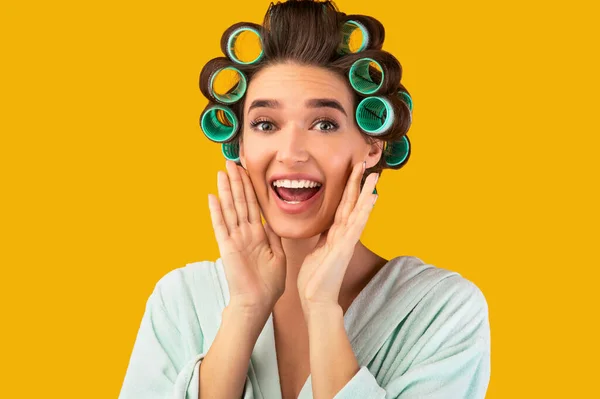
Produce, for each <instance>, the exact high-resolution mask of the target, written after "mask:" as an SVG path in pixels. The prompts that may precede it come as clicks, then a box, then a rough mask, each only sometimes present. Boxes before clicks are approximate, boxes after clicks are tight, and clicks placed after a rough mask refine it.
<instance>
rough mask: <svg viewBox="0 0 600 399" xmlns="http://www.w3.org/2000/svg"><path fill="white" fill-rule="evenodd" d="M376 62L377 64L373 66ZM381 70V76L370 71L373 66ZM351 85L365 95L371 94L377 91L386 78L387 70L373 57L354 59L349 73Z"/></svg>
mask: <svg viewBox="0 0 600 399" xmlns="http://www.w3.org/2000/svg"><path fill="white" fill-rule="evenodd" d="M373 64H375V66H373ZM374 67H375V68H377V69H378V70H379V71H380V74H379V76H375V77H374V76H373V75H372V74H371V73H370V70H371V69H372V68H374ZM348 76H349V79H350V85H351V86H352V88H353V89H354V90H356V91H357V92H359V93H360V94H363V95H369V94H373V93H375V92H377V90H379V88H380V87H381V85H382V84H383V81H384V79H385V72H384V71H383V67H382V66H381V64H380V63H378V62H377V61H375V60H374V59H372V58H361V59H359V60H356V61H354V63H353V64H352V66H351V67H350V72H349V73H348Z"/></svg>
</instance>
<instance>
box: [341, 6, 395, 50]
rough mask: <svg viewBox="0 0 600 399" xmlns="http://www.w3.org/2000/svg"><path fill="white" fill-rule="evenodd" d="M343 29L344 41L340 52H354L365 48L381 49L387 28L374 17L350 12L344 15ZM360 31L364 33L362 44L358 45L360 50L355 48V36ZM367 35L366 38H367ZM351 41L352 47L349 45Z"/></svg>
mask: <svg viewBox="0 0 600 399" xmlns="http://www.w3.org/2000/svg"><path fill="white" fill-rule="evenodd" d="M341 31H342V43H340V47H339V48H338V53H339V54H352V53H357V52H360V51H364V50H381V47H382V46H383V41H384V39H385V28H384V27H383V25H382V24H381V22H379V21H378V20H376V19H375V18H373V17H370V16H368V15H361V14H350V15H344V16H343V20H342V25H341ZM357 33H360V34H361V35H362V41H361V45H360V46H359V47H358V48H359V50H354V51H352V50H353V47H354V46H353V43H352V42H353V41H354V40H352V39H354V38H353V37H351V36H352V35H356V34H357ZM365 36H366V40H365ZM347 42H349V44H350V47H349V48H348V47H347V44H346V43H347Z"/></svg>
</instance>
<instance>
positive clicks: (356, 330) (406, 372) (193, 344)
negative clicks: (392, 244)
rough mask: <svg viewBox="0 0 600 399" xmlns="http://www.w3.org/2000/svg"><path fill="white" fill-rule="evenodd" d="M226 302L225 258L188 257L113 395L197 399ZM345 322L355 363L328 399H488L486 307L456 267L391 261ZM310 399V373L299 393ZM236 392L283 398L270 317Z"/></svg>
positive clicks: (163, 288)
mask: <svg viewBox="0 0 600 399" xmlns="http://www.w3.org/2000/svg"><path fill="white" fill-rule="evenodd" d="M228 303H229V289H228V285H227V279H226V278H225V273H224V269H223V263H222V262H221V259H217V261H216V262H208V261H204V262H195V263H190V264H187V265H186V266H185V267H182V268H178V269H175V270H173V271H171V272H169V273H167V274H166V275H165V276H164V277H163V278H162V279H160V281H159V282H158V283H157V284H156V287H155V289H154V291H153V292H152V294H151V295H150V297H149V298H148V302H147V304H146V310H145V313H144V316H143V318H142V322H141V326H140V329H139V332H138V335H137V339H136V341H135V344H134V346H133V352H132V354H131V359H130V362H129V366H128V368H127V373H126V375H125V379H124V382H123V386H122V389H121V394H120V396H119V398H120V399H134V398H135V399H155V398H156V399H158V398H161V399H163V398H173V399H196V398H198V383H199V374H198V371H199V367H200V363H201V362H202V359H203V358H204V356H205V355H206V353H207V352H208V349H209V348H210V346H211V344H212V342H213V340H214V339H215V337H216V335H217V331H218V329H219V325H220V323H221V314H222V311H223V309H224V308H225V306H226V304H228ZM344 325H345V328H346V332H347V333H348V337H349V338H350V342H351V344H352V348H353V350H354V354H355V355H356V358H357V360H358V364H359V365H360V366H361V368H360V371H358V373H357V374H356V375H355V376H354V377H353V378H352V379H351V380H350V381H348V383H347V384H346V385H345V386H344V387H343V388H342V389H341V390H340V391H339V392H338V393H337V395H336V396H335V398H334V399H384V398H386V399H391V398H403V399H409V398H451V399H459V398H483V397H485V392H486V390H487V387H488V383H489V379H490V326H489V319H488V306H487V302H486V300H485V297H484V295H483V294H482V292H481V290H480V289H479V288H478V287H477V286H476V285H475V284H473V283H472V282H471V281H469V280H467V279H465V278H463V277H462V276H460V275H459V274H458V273H456V272H452V271H449V270H445V269H441V268H437V267H435V266H433V265H429V264H426V263H424V262H423V261H422V260H421V259H419V258H417V257H414V256H399V257H396V258H394V259H392V260H390V261H389V262H388V263H387V264H386V265H385V266H384V267H383V268H382V269H380V270H379V271H378V272H377V274H376V275H375V276H374V277H373V279H371V281H370V282H369V283H368V284H367V286H366V287H365V288H364V289H363V290H362V291H361V292H360V293H359V295H358V296H357V297H356V299H355V300H354V302H352V304H351V306H350V308H349V309H348V310H347V312H346V314H345V315H344ZM312 397H313V396H312V384H311V377H310V376H309V377H308V379H307V380H306V382H305V384H304V386H303V388H302V391H301V392H300V394H299V396H298V399H311V398H312ZM242 398H243V399H262V398H264V399H281V391H280V385H279V372H278V368H277V358H276V352H275V338H274V331H273V314H272V313H271V315H270V317H269V319H268V321H267V323H266V324H265V326H264V329H263V330H262V332H261V334H260V336H259V338H258V340H257V342H256V345H255V347H254V350H253V352H252V355H251V357H250V364H249V367H248V374H247V376H246V383H245V386H244V393H243V397H242Z"/></svg>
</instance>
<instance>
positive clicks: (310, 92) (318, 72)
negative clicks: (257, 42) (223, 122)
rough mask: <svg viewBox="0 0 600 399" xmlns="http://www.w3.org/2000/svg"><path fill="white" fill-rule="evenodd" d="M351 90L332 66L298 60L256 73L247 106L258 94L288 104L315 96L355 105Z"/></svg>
mask: <svg viewBox="0 0 600 399" xmlns="http://www.w3.org/2000/svg"><path fill="white" fill-rule="evenodd" d="M351 95H352V93H351V91H350V88H349V86H348V83H347V82H345V80H344V78H343V77H342V76H340V75H338V74H336V73H335V72H332V71H330V70H328V69H325V68H322V67H318V66H312V65H298V64H277V65H271V66H268V67H265V68H264V69H262V70H260V71H259V72H258V73H257V74H256V75H254V76H253V78H252V79H251V81H250V83H249V85H248V91H247V93H246V101H245V109H246V110H248V106H249V104H251V103H252V101H253V100H254V99H256V98H261V99H263V98H264V99H273V100H277V101H278V102H280V103H282V104H283V106H284V107H286V106H294V105H296V104H303V103H304V100H309V99H313V98H331V99H336V100H338V101H339V102H340V103H341V104H342V105H343V107H344V108H346V109H350V107H351V101H352V98H351Z"/></svg>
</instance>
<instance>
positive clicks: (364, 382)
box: [334, 279, 491, 399]
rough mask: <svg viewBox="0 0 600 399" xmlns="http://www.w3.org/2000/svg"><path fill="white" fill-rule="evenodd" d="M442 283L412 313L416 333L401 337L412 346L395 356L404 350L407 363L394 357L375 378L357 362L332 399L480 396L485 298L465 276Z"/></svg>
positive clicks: (486, 374) (486, 340) (486, 333)
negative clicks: (391, 366)
mask: <svg viewBox="0 0 600 399" xmlns="http://www.w3.org/2000/svg"><path fill="white" fill-rule="evenodd" d="M448 283H450V281H447V282H445V283H443V284H438V287H436V289H435V290H432V292H430V293H428V294H427V295H426V296H425V297H424V298H423V300H422V303H421V304H420V305H419V306H420V308H419V311H418V313H417V314H415V315H413V317H414V319H413V320H415V325H414V331H415V334H416V335H418V336H415V337H412V338H411V337H410V334H409V336H404V338H403V339H404V344H405V345H409V343H410V342H414V345H413V346H412V348H411V349H409V350H408V351H406V350H404V351H401V352H398V353H397V354H395V356H396V357H398V356H401V354H402V353H405V354H407V356H406V357H407V358H408V357H410V361H409V363H410V365H409V366H407V367H405V366H403V364H405V363H406V361H403V360H404V359H394V360H393V361H391V362H390V364H392V365H395V366H396V367H395V369H391V368H390V367H388V368H387V369H383V370H380V373H378V374H377V378H376V376H375V375H374V374H373V373H372V372H371V371H370V370H369V368H367V366H362V367H361V368H360V370H359V371H358V372H357V373H356V374H355V375H354V377H353V378H352V379H350V381H348V383H347V384H346V385H345V386H344V387H343V388H342V389H341V390H340V391H339V392H338V393H337V394H336V396H335V397H334V399H359V398H361V399H396V398H397V399H413V398H434V399H435V398H438V399H442V398H444V399H446V398H452V399H480V398H484V397H485V393H486V391H487V387H488V383H489V379H490V369H491V368H490V329H489V319H488V306H487V302H486V300H485V297H484V296H483V293H482V292H481V291H480V290H479V288H478V287H477V286H476V285H475V284H473V283H471V282H470V281H468V280H465V279H462V281H461V282H460V283H459V284H454V283H452V284H448ZM428 316H433V317H428ZM419 325H424V326H426V327H420V326H419ZM404 327H407V326H406V325H404ZM414 353H416V355H414ZM408 354H410V356H409V355H408ZM390 375H391V378H390V377H389V376H390Z"/></svg>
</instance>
